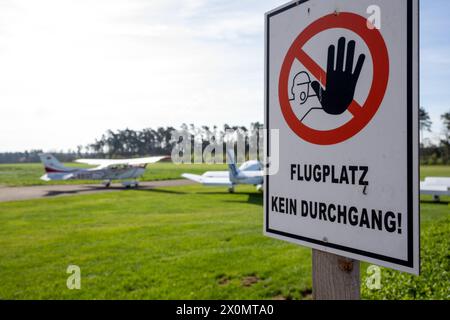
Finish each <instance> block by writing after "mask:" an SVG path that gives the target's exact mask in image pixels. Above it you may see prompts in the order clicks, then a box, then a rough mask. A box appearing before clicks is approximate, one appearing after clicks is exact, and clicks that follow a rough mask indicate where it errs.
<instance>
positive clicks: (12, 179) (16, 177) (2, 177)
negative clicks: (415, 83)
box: [0, 162, 450, 186]
mask: <svg viewBox="0 0 450 320" xmlns="http://www.w3.org/2000/svg"><path fill="white" fill-rule="evenodd" d="M65 165H67V166H69V167H80V168H86V166H83V165H80V164H74V163H67V164H65ZM216 170H227V167H226V165H205V164H201V165H199V164H191V165H175V164H173V163H171V162H160V163H155V164H152V165H149V166H148V167H147V171H146V173H145V174H144V176H143V177H142V178H141V179H140V180H142V181H158V180H174V179H181V174H183V173H194V174H202V173H204V172H205V171H216ZM43 174H44V169H43V167H42V164H40V163H30V164H0V186H1V185H7V186H33V185H44V184H53V185H58V184H80V183H94V184H95V183H98V181H97V182H96V181H73V180H72V181H53V182H45V181H42V180H40V179H39V178H40V177H41V176H42V175H43ZM433 176H434V177H450V167H449V166H422V167H421V173H420V179H421V180H423V179H424V178H425V177H433Z"/></svg>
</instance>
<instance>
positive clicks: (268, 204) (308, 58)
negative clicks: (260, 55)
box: [265, 0, 419, 273]
mask: <svg viewBox="0 0 450 320" xmlns="http://www.w3.org/2000/svg"><path fill="white" fill-rule="evenodd" d="M373 8H375V9H376V10H375V11H376V12H377V13H378V16H376V17H373V16H371V10H373ZM377 19H378V20H379V21H376V20H377ZM266 127H267V129H270V130H268V134H270V131H271V130H272V129H276V130H279V145H278V146H277V148H274V147H273V146H271V142H270V141H271V140H270V136H268V137H267V141H268V147H267V148H266V152H267V157H274V156H275V157H276V156H277V155H273V154H271V150H278V148H279V168H280V169H279V171H278V173H276V174H274V175H270V176H267V177H266V181H265V189H266V194H265V234H266V235H268V236H271V237H275V238H278V239H283V240H288V241H291V242H295V243H298V244H301V245H305V246H309V247H312V248H316V249H320V250H324V251H328V252H333V253H336V254H340V255H344V256H348V257H351V258H355V259H360V260H365V261H369V262H373V263H377V264H380V265H384V266H388V267H392V268H395V269H398V270H402V271H407V272H411V273H418V272H419V232H418V230H419V229H418V228H419V226H418V221H419V219H418V216H419V205H418V194H419V189H418V188H419V187H418V185H419V184H418V181H419V178H418V1H416V0H399V1H390V0H358V1H350V0H341V1H320V0H308V1H295V2H292V3H289V4H287V5H285V6H282V7H281V8H278V9H275V10H273V11H271V12H269V13H267V15H266Z"/></svg>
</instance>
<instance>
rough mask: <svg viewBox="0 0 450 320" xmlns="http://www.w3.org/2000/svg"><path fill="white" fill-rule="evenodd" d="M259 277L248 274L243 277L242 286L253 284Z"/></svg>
mask: <svg viewBox="0 0 450 320" xmlns="http://www.w3.org/2000/svg"><path fill="white" fill-rule="evenodd" d="M259 280H260V279H259V278H258V277H257V276H247V277H245V278H243V279H242V286H243V287H251V286H252V285H254V284H256V283H258V282H259Z"/></svg>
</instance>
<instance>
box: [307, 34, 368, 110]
mask: <svg viewBox="0 0 450 320" xmlns="http://www.w3.org/2000/svg"><path fill="white" fill-rule="evenodd" d="M345 41H346V40H345V38H344V37H342V38H340V39H339V42H338V52H337V62H336V68H334V60H335V59H334V52H335V46H334V45H331V46H330V47H329V48H328V63H327V64H328V65H327V81H326V82H327V84H326V88H324V89H323V88H322V87H321V85H320V84H319V82H317V81H314V82H313V83H311V87H312V88H313V89H314V91H315V92H316V94H317V97H318V98H319V101H320V103H321V104H322V108H323V110H324V111H325V112H326V113H328V114H332V115H340V114H342V113H344V112H345V111H346V110H347V109H348V107H349V106H350V104H351V103H352V101H353V97H354V96H355V89H356V83H357V82H358V79H359V75H360V74H361V70H362V67H363V65H364V60H365V59H366V56H365V55H364V54H361V55H360V56H359V58H358V62H357V63H356V68H355V71H354V72H353V59H354V56H355V41H353V40H352V41H350V42H349V43H348V46H347V60H346V65H345V69H344V57H345Z"/></svg>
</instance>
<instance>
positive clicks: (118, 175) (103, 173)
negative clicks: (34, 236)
mask: <svg viewBox="0 0 450 320" xmlns="http://www.w3.org/2000/svg"><path fill="white" fill-rule="evenodd" d="M40 158H41V161H42V163H43V164H44V167H45V171H46V174H45V175H43V176H42V177H41V180H44V181H53V180H102V181H103V185H104V186H105V187H107V188H108V187H110V186H111V181H112V180H124V181H123V182H122V185H123V186H124V187H127V188H131V187H138V186H139V183H138V181H136V179H137V178H139V177H141V176H142V175H143V174H144V173H145V169H146V167H147V165H148V164H152V163H156V162H158V161H160V160H163V159H166V158H168V157H167V156H164V157H150V158H140V159H123V160H122V159H120V160H115V159H114V160H108V159H79V160H76V162H78V163H84V164H88V165H93V166H96V167H95V168H90V169H82V168H67V167H65V166H64V165H63V164H61V162H59V161H58V159H56V158H55V157H54V156H53V155H51V154H41V155H40ZM130 179H133V180H132V181H130Z"/></svg>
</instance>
